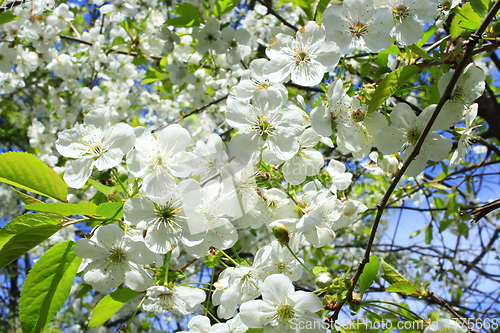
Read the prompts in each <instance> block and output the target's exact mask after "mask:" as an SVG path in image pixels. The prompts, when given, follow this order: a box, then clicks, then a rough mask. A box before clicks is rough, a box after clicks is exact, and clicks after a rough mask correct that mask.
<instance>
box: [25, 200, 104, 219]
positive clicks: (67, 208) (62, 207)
mask: <svg viewBox="0 0 500 333" xmlns="http://www.w3.org/2000/svg"><path fill="white" fill-rule="evenodd" d="M96 207H97V206H96V205H94V204H93V203H91V202H80V203H78V204H71V203H62V202H61V203H59V202H55V203H41V204H36V205H28V206H25V208H26V209H29V210H34V211H36V212H44V213H53V214H59V215H62V216H69V215H94V214H95V213H96Z"/></svg>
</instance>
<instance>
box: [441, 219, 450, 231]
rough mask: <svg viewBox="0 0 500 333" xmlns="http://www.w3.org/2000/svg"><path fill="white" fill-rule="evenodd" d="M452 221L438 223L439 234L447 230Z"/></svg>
mask: <svg viewBox="0 0 500 333" xmlns="http://www.w3.org/2000/svg"><path fill="white" fill-rule="evenodd" d="M453 221H454V220H453V219H446V220H443V221H441V223H439V232H443V231H445V230H446V229H448V228H449V226H450V225H451V224H452V223H453Z"/></svg>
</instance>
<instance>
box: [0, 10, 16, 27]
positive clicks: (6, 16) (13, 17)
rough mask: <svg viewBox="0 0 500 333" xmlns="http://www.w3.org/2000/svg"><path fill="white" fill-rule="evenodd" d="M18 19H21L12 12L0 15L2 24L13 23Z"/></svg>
mask: <svg viewBox="0 0 500 333" xmlns="http://www.w3.org/2000/svg"><path fill="white" fill-rule="evenodd" d="M18 18H19V16H17V15H14V14H13V13H12V12H10V11H6V12H3V13H0V24H4V23H9V22H12V21H15V20H17V19H18Z"/></svg>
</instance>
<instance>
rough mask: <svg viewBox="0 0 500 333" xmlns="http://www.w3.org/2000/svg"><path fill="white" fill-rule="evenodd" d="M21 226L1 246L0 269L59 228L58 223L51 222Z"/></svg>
mask: <svg viewBox="0 0 500 333" xmlns="http://www.w3.org/2000/svg"><path fill="white" fill-rule="evenodd" d="M40 216H42V215H40ZM10 223H12V222H10ZM8 224H9V223H8ZM8 224H7V225H8ZM14 228H16V227H14ZM21 228H23V230H21V231H20V232H17V233H16V234H15V235H12V237H11V238H10V239H9V240H8V241H7V242H6V243H5V245H4V246H3V247H2V250H1V251H0V269H2V268H4V267H5V266H7V265H8V264H10V263H11V262H12V261H14V260H16V259H17V258H19V257H20V256H22V255H23V254H25V253H26V252H28V251H29V250H31V249H32V248H34V247H35V246H37V245H38V244H40V243H41V242H43V241H45V240H47V239H48V238H49V237H50V236H52V235H53V234H54V233H56V232H57V231H58V230H60V229H61V227H60V226H59V225H54V224H51V223H47V224H38V225H35V226H29V228H24V227H21ZM11 230H13V229H11ZM2 231H3V228H2Z"/></svg>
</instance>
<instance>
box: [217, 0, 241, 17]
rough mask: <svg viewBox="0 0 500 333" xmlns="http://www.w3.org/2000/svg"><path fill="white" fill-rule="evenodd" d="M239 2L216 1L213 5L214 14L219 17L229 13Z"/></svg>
mask: <svg viewBox="0 0 500 333" xmlns="http://www.w3.org/2000/svg"><path fill="white" fill-rule="evenodd" d="M239 2H240V0H216V1H215V3H214V14H215V16H220V15H222V14H226V13H229V12H230V11H232V10H233V9H234V7H236V6H237V5H238V3H239Z"/></svg>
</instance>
